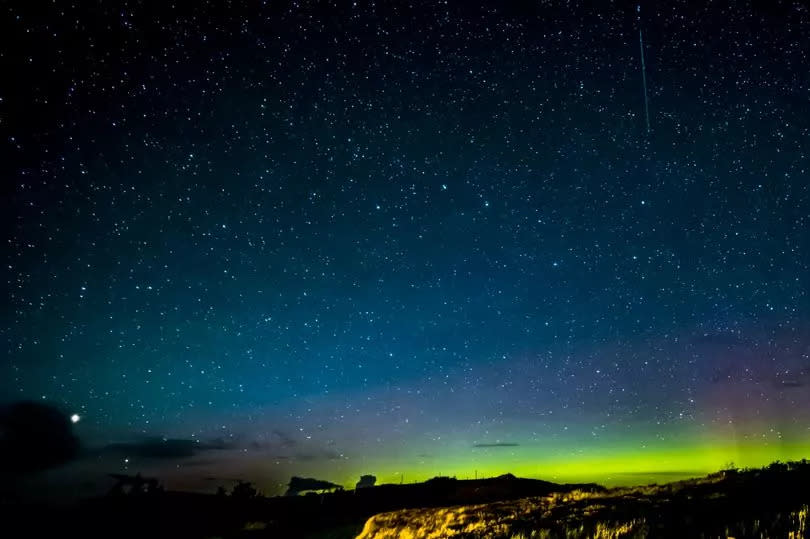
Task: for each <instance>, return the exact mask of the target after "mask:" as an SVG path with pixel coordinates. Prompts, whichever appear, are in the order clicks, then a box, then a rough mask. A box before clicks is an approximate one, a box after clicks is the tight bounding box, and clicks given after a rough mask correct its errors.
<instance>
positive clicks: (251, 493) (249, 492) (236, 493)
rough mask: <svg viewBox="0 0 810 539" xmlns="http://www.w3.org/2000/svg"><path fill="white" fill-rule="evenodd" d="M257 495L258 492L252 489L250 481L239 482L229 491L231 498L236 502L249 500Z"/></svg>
mask: <svg viewBox="0 0 810 539" xmlns="http://www.w3.org/2000/svg"><path fill="white" fill-rule="evenodd" d="M258 495H259V493H258V491H257V490H256V489H255V488H253V483H251V482H250V481H239V482H238V483H237V484H236V485H235V486H234V487H233V490H232V491H231V497H232V498H234V499H238V500H249V499H251V498H255V497H256V496H258Z"/></svg>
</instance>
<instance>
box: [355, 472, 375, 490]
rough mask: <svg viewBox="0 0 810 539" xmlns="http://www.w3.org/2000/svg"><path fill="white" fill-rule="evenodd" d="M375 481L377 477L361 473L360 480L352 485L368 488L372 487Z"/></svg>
mask: <svg viewBox="0 0 810 539" xmlns="http://www.w3.org/2000/svg"><path fill="white" fill-rule="evenodd" d="M376 483H377V478H376V477H375V476H373V475H361V476H360V481H358V482H357V484H356V485H355V486H354V488H368V487H373V486H374V485H375V484H376Z"/></svg>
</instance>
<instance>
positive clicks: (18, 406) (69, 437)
mask: <svg viewBox="0 0 810 539" xmlns="http://www.w3.org/2000/svg"><path fill="white" fill-rule="evenodd" d="M79 449H80V444H79V439H78V438H77V437H76V436H75V435H74V434H73V426H72V423H71V421H70V418H69V417H68V416H67V414H65V413H63V412H62V411H61V410H59V409H58V408H55V407H53V406H50V405H47V404H43V403H40V402H33V401H20V402H14V403H11V404H8V405H5V406H2V407H0V472H2V473H3V474H8V475H12V476H14V475H18V476H19V475H26V474H30V473H34V472H38V471H41V470H46V469H48V468H55V467H58V466H62V465H64V464H67V463H68V462H70V461H72V460H74V459H76V458H77V457H78V455H79Z"/></svg>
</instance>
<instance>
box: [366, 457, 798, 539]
mask: <svg viewBox="0 0 810 539" xmlns="http://www.w3.org/2000/svg"><path fill="white" fill-rule="evenodd" d="M808 503H810V464H808V463H806V462H805V461H802V462H801V463H787V464H783V463H775V464H772V465H771V466H769V467H768V468H766V469H762V470H746V471H737V470H727V471H724V472H720V473H717V474H712V475H710V476H708V477H705V478H702V479H693V480H688V481H679V482H676V483H669V484H666V485H660V486H658V485H649V486H645V487H633V488H618V489H611V490H607V491H601V492H593V491H592V492H584V491H573V492H567V493H555V494H552V495H550V496H540V497H531V498H524V499H520V500H515V501H507V502H496V503H490V504H479V505H463V506H455V507H447V508H443V509H405V510H400V511H394V512H389V513H383V514H380V515H375V516H374V517H372V518H370V519H369V520H368V522H366V525H365V527H364V529H363V532H362V533H361V534H360V536H359V537H358V539H383V538H395V537H396V538H406V537H407V538H417V537H419V538H427V537H454V538H510V539H518V538H520V539H524V538H530V537H531V538H544V539H546V538H547V539H550V538H566V539H574V538H605V539H607V538H619V537H628V538H630V537H633V538H644V537H665V538H670V537H671V538H676V537H678V538H680V537H690V538H691V537H694V538H699V537H703V538H710V537H711V538H714V537H721V538H724V539H725V538H742V537H751V538H753V537H756V538H770V537H773V538H789V539H804V538H807V537H810V528H808V522H807V520H808Z"/></svg>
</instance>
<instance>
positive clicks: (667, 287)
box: [0, 0, 810, 494]
mask: <svg viewBox="0 0 810 539" xmlns="http://www.w3.org/2000/svg"><path fill="white" fill-rule="evenodd" d="M73 4H77V5H73ZM598 4H599V5H600V7H597V8H593V7H588V8H585V7H582V6H578V5H576V3H567V2H565V3H564V2H559V3H558V2H491V3H489V2H484V3H479V4H478V5H473V3H472V2H466V1H454V0H449V1H444V2H427V1H422V0H415V1H413V2H409V3H405V2H382V1H378V2H368V1H361V0H358V1H356V2H351V1H345V2H344V1H340V2H308V1H305V0H301V1H299V2H291V3H289V2H269V1H268V2H238V1H233V2H222V3H219V2H194V3H192V2H189V3H175V2H171V1H165V2H133V1H128V2H127V1H124V2H103V3H101V2H89V1H88V2H83V1H79V2H75V3H70V2H62V1H54V2H50V1H49V2H45V1H42V2H17V1H12V2H8V3H4V4H3V7H2V8H0V9H2V14H0V17H2V20H3V22H2V26H3V28H5V29H4V30H3V31H2V36H3V37H2V38H0V43H2V44H1V45H0V52H1V53H2V54H0V61H2V71H3V73H4V75H3V76H2V80H0V133H2V137H3V145H2V154H0V162H2V169H1V170H2V173H3V178H2V185H3V187H2V188H3V197H2V213H3V220H4V222H5V223H6V225H5V227H4V230H5V231H6V234H5V235H6V241H5V246H4V258H5V264H4V265H3V272H4V281H5V282H6V283H7V290H8V292H7V301H6V303H5V304H6V308H5V309H3V318H2V338H3V343H4V347H5V354H4V358H3V359H2V362H0V401H2V402H6V403H9V402H13V401H23V400H28V401H31V400H34V401H38V402H44V403H48V404H50V405H53V406H57V407H58V408H60V409H61V410H63V411H64V412H65V413H66V414H68V415H70V414H76V417H74V420H77V421H76V423H75V425H74V426H73V429H74V432H75V433H76V435H77V436H78V437H79V438H80V440H81V443H82V447H83V450H82V454H81V455H80V456H79V457H78V458H77V459H76V460H75V461H73V462H72V463H70V464H69V465H67V466H66V467H63V468H60V469H56V470H52V471H50V472H47V473H46V474H45V475H44V476H43V477H44V480H45V481H46V482H48V483H50V484H52V485H60V484H72V483H71V482H76V481H80V482H82V484H83V485H84V486H85V488H87V489H88V490H91V489H92V488H95V487H98V486H99V485H101V486H103V485H106V483H104V481H103V477H104V474H106V473H109V472H117V473H136V472H141V473H144V474H145V475H155V476H158V477H160V478H161V479H162V480H163V481H164V482H165V483H166V485H167V487H169V488H187V489H196V490H209V491H213V490H214V489H215V488H216V486H217V485H219V484H226V485H227V484H228V481H229V480H231V479H235V478H242V479H249V480H253V481H254V482H256V483H257V484H258V486H259V487H260V488H261V489H262V490H263V491H265V492H266V493H269V494H275V493H278V492H279V491H281V490H282V489H283V487H282V486H281V485H282V484H283V483H286V482H287V481H288V480H289V478H290V476H291V475H302V476H312V477H318V478H321V479H325V480H330V481H334V482H337V483H341V484H345V485H347V486H350V485H353V484H354V482H355V481H356V480H357V479H358V478H359V476H360V475H361V474H366V473H371V474H375V475H376V476H377V477H378V481H379V482H397V483H398V482H400V481H405V482H409V481H414V480H424V479H427V478H430V477H433V476H436V475H440V474H441V475H450V476H453V475H455V476H457V477H459V478H462V477H473V476H474V475H475V474H477V475H478V476H479V477H481V476H487V475H496V474H500V473H506V472H511V473H514V474H515V475H521V476H526V477H538V478H544V479H549V480H555V479H556V480H560V481H562V480H589V481H600V482H603V483H605V484H626V483H639V482H649V481H654V480H658V481H662V480H666V479H667V478H671V477H682V476H687V475H698V474H703V473H706V472H710V471H714V470H717V469H719V468H720V467H722V466H723V465H725V464H726V463H728V462H730V461H733V462H734V463H736V464H737V465H738V466H745V465H763V464H767V463H768V462H770V461H773V460H776V459H781V460H786V459H791V458H802V457H810V296H808V293H810V187H809V185H810V69H809V68H808V65H810V57H809V56H810V52H808V51H810V10H808V8H807V7H805V6H804V4H803V3H801V2H753V3H751V2H738V3H732V4H735V5H736V7H733V8H728V7H724V6H722V3H714V4H712V5H711V6H709V7H706V6H702V7H697V6H696V5H695V3H694V2H665V3H660V2H655V3H654V4H653V3H650V4H648V5H647V4H642V5H641V6H640V7H639V6H637V4H636V3H629V2H628V3H623V2H612V3H607V2H605V3H598ZM639 30H642V32H643V50H644V55H645V58H644V60H645V63H646V83H647V99H648V103H649V121H650V129H649V130H648V129H647V126H646V119H645V94H644V89H643V82H642V69H641V57H640V52H641V46H640V43H639ZM40 479H42V478H40Z"/></svg>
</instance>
